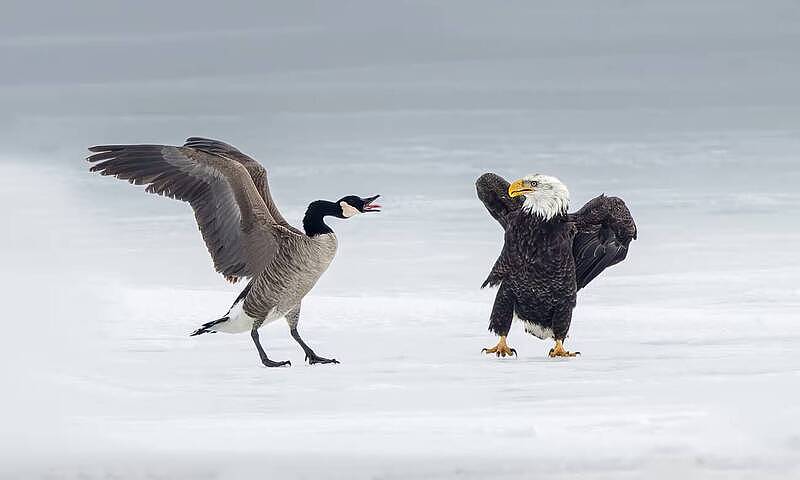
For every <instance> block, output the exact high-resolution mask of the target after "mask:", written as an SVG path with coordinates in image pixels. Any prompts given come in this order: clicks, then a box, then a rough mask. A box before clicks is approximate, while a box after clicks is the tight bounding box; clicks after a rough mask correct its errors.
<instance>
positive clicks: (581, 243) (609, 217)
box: [569, 195, 637, 290]
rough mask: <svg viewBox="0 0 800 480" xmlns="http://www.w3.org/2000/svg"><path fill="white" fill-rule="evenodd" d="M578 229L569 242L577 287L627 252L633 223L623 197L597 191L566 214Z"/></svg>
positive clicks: (619, 259)
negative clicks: (587, 200) (582, 204)
mask: <svg viewBox="0 0 800 480" xmlns="http://www.w3.org/2000/svg"><path fill="white" fill-rule="evenodd" d="M569 220H570V221H571V222H573V223H574V224H575V228H576V230H577V232H576V234H575V239H574V241H573V243H572V254H573V256H574V257H575V273H576V278H577V283H578V289H579V290H580V289H581V288H583V287H585V286H586V285H587V284H588V283H589V282H591V281H592V280H593V279H594V278H595V277H596V276H598V275H599V274H600V273H601V272H602V271H603V270H605V269H606V268H608V267H610V266H611V265H615V264H617V263H619V262H621V261H623V260H625V257H626V256H627V255H628V246H629V245H630V243H631V240H635V239H636V235H637V232H636V224H635V223H634V221H633V217H632V216H631V212H630V211H629V210H628V207H627V206H626V205H625V202H623V201H622V199H620V198H617V197H606V196H605V195H600V196H599V197H596V198H593V199H592V200H589V202H587V203H586V205H584V206H583V208H581V209H580V210H578V211H577V212H575V213H571V214H570V215H569Z"/></svg>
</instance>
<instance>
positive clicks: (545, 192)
mask: <svg viewBox="0 0 800 480" xmlns="http://www.w3.org/2000/svg"><path fill="white" fill-rule="evenodd" d="M508 196H509V197H511V198H514V197H519V196H524V197H525V203H524V204H523V205H522V208H523V209H524V210H526V211H527V212H528V213H530V214H531V215H538V216H540V217H541V218H543V219H544V220H550V219H551V218H553V217H555V216H556V215H563V214H566V213H567V209H568V208H569V190H567V187H566V185H564V184H563V183H561V180H559V179H557V178H556V177H552V176H550V175H542V174H540V173H536V174H531V175H526V176H524V177H522V178H520V179H519V180H517V181H515V182H514V183H512V184H511V185H509V186H508Z"/></svg>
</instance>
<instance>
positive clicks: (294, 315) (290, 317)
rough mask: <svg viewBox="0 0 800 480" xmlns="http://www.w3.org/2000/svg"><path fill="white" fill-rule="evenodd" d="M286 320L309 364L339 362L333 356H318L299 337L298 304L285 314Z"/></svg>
mask: <svg viewBox="0 0 800 480" xmlns="http://www.w3.org/2000/svg"><path fill="white" fill-rule="evenodd" d="M286 322H287V323H288V324H289V333H291V334H292V338H294V339H295V340H296V341H297V343H299V344H300V347H301V348H302V349H303V352H305V354H306V360H308V363H309V364H310V365H314V364H315V363H339V361H338V360H336V359H335V358H325V357H320V356H319V355H317V354H316V353H314V350H312V349H311V347H309V346H308V345H306V342H304V341H303V339H302V338H300V333H299V332H298V331H297V324H298V323H299V322H300V305H297V306H296V307H295V308H294V309H293V310H292V311H291V312H289V313H288V314H286Z"/></svg>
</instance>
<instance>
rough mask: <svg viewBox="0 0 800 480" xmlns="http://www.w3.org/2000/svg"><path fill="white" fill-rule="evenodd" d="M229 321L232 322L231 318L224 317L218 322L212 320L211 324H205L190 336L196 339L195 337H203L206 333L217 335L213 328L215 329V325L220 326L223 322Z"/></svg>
mask: <svg viewBox="0 0 800 480" xmlns="http://www.w3.org/2000/svg"><path fill="white" fill-rule="evenodd" d="M228 320H230V318H228V317H222V318H220V319H218V320H212V321H210V322H207V323H204V324H203V325H202V326H201V327H200V328H198V329H197V330H195V331H194V332H192V333H190V334H189V336H190V337H194V336H195V335H202V334H204V333H217V331H216V330H213V329H212V328H211V327H213V326H214V325H218V324H220V323H222V322H227V321H228Z"/></svg>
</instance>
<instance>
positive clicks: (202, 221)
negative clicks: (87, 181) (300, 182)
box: [88, 145, 287, 277]
mask: <svg viewBox="0 0 800 480" xmlns="http://www.w3.org/2000/svg"><path fill="white" fill-rule="evenodd" d="M89 150H90V151H91V152H93V154H92V155H90V156H89V157H88V161H89V162H91V163H93V165H92V167H91V168H90V170H91V171H93V172H98V173H100V174H101V175H111V176H114V177H116V178H119V179H121V180H127V181H128V182H130V183H132V184H135V185H146V186H147V187H146V188H145V190H146V191H147V192H149V193H154V194H158V195H163V196H167V197H170V198H175V199H177V200H183V201H185V202H188V203H189V204H190V205H191V206H192V209H193V210H194V213H195V219H196V220H197V225H198V227H199V229H200V233H201V234H202V236H203V240H204V241H205V243H206V246H207V247H208V251H209V253H210V254H211V258H212V259H213V261H214V268H215V269H216V270H217V271H218V272H219V273H221V274H222V275H223V276H226V277H252V276H254V275H256V274H258V273H260V272H262V271H263V270H264V269H265V268H266V266H267V265H268V264H269V261H270V260H271V259H272V257H273V255H274V254H275V251H276V250H277V248H278V245H279V243H280V242H281V240H282V238H283V237H284V236H285V235H286V234H287V233H286V232H287V231H286V230H285V229H279V228H276V227H277V225H276V222H275V219H274V217H273V216H272V215H271V212H270V210H269V209H268V208H267V205H266V204H265V203H264V199H263V198H262V196H261V192H259V191H258V190H257V188H256V186H255V184H254V183H253V179H252V178H251V176H250V173H249V172H248V170H247V168H246V167H245V166H243V165H242V164H241V163H240V162H236V161H232V160H231V159H230V158H228V157H225V156H221V155H216V154H214V153H212V152H208V151H203V150H197V149H194V148H189V147H174V146H168V145H98V146H94V147H91V148H89Z"/></svg>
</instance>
